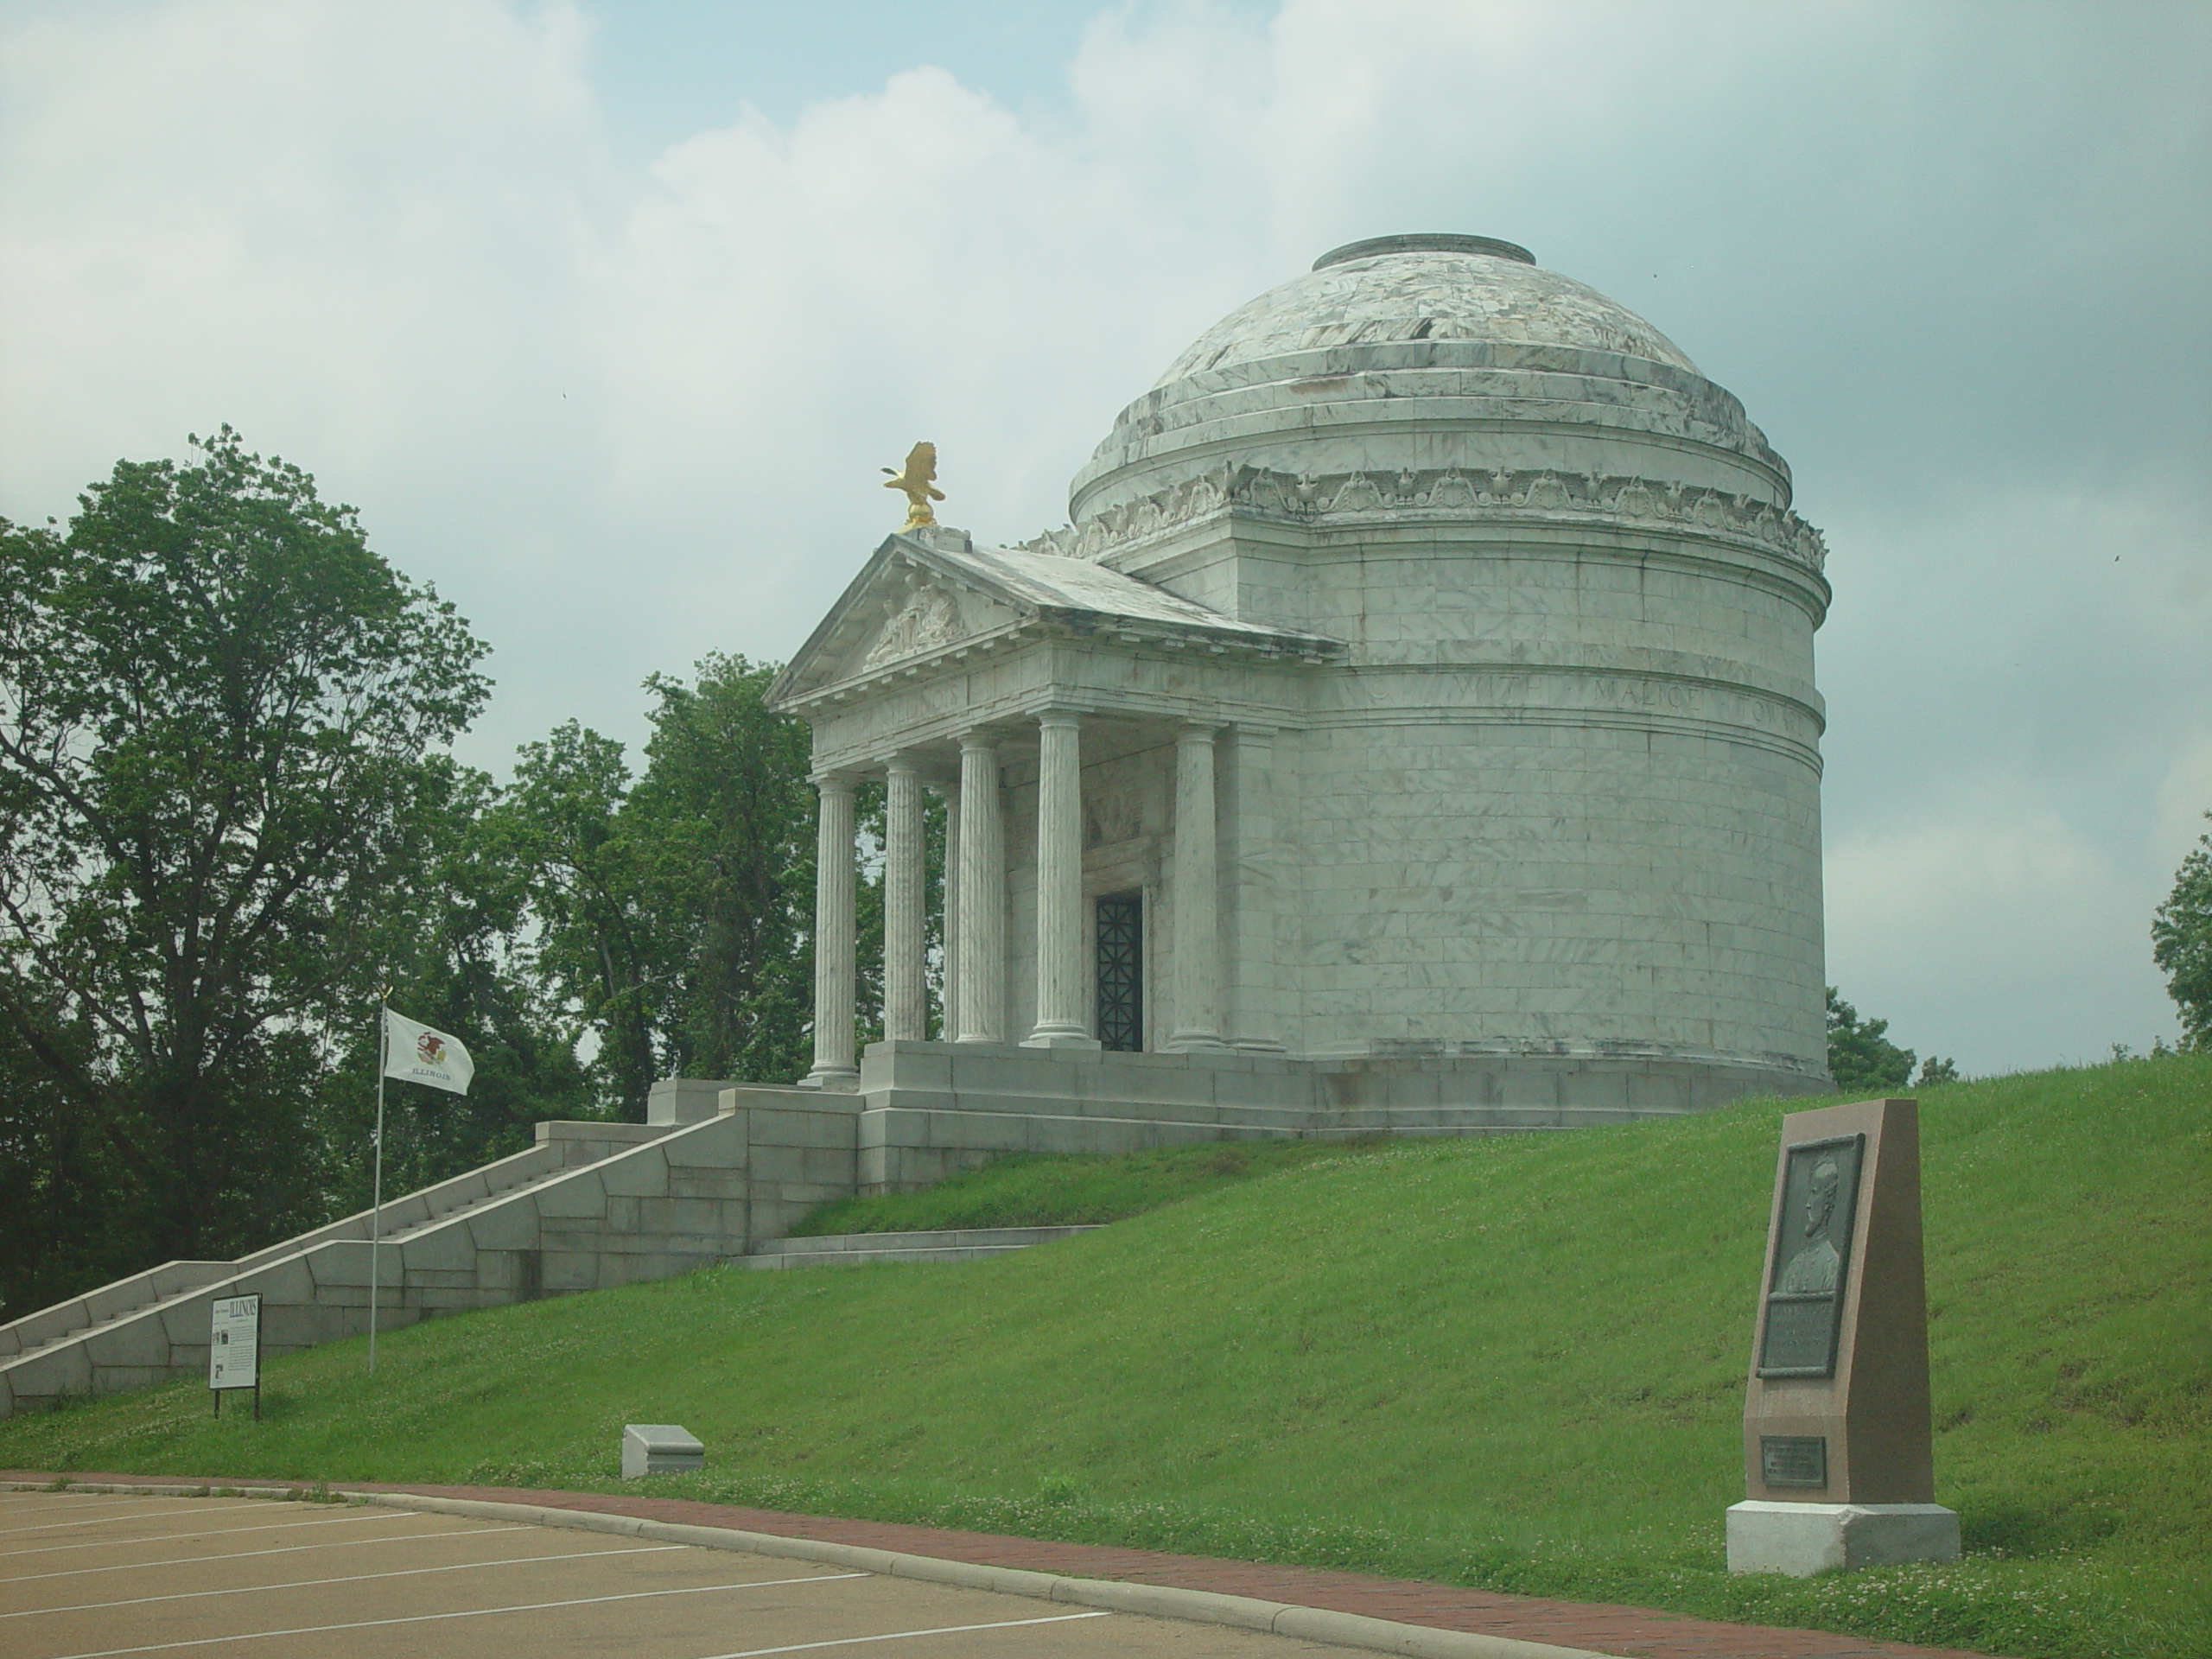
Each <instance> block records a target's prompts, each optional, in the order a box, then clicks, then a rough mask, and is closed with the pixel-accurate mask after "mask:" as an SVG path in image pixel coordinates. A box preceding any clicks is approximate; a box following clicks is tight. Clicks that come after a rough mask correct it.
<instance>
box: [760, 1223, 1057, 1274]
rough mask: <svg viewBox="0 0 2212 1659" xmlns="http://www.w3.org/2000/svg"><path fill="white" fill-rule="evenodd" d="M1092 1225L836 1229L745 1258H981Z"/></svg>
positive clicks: (847, 1262)
mask: <svg viewBox="0 0 2212 1659" xmlns="http://www.w3.org/2000/svg"><path fill="white" fill-rule="evenodd" d="M1097 1230H1098V1229H1097V1228H1096V1226H1090V1227H982V1228H969V1229H965V1230H954V1231H950V1232H934V1233H835V1234H829V1235H827V1236H823V1237H820V1238H779V1239H778V1240H776V1242H775V1243H772V1244H763V1245H762V1246H760V1249H756V1250H754V1251H753V1254H752V1255H748V1256H747V1257H746V1258H745V1265H746V1266H747V1267H748V1268H767V1269H774V1268H861V1267H866V1266H868V1264H870V1263H871V1262H978V1261H981V1260H982V1259H983V1258H984V1257H986V1256H992V1255H1007V1254H1008V1253H1010V1252H1012V1251H1014V1250H1024V1249H1028V1248H1029V1247H1030V1246H1031V1245H1033V1244H1050V1243H1052V1242H1053V1241H1054V1240H1056V1239H1062V1238H1072V1237H1074V1236H1076V1235H1077V1233H1095V1232H1096V1231H1097Z"/></svg>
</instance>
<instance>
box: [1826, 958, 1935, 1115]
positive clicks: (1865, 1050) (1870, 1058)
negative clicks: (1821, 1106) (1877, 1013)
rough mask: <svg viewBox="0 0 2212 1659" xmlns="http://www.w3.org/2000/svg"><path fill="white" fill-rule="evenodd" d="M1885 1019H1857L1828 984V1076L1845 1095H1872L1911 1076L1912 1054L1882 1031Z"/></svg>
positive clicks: (1856, 1012)
mask: <svg viewBox="0 0 2212 1659" xmlns="http://www.w3.org/2000/svg"><path fill="white" fill-rule="evenodd" d="M1889 1028H1890V1022H1889V1021H1888V1020H1861V1019H1860V1018H1859V1010H1858V1009H1856V1008H1854V1007H1852V1006H1851V1004H1850V1003H1848V1002H1847V1001H1844V1000H1843V998H1842V997H1840V995H1837V994H1836V988H1835V987H1834V986H1833V985H1831V986H1829V987H1828V1075H1829V1076H1830V1077H1834V1079H1835V1086H1836V1087H1837V1089H1838V1090H1841V1091H1842V1092H1843V1093H1845V1094H1847V1095H1853V1094H1876V1093H1879V1092H1881V1091H1883V1090H1890V1089H1902V1088H1904V1086H1905V1084H1907V1083H1908V1082H1909V1081H1910V1079H1911V1077H1912V1063H1913V1061H1914V1059H1915V1058H1916V1056H1915V1055H1914V1053H1913V1052H1912V1051H1911V1050H1910V1049H1909V1048H1899V1047H1898V1046H1897V1045H1896V1044H1895V1043H1892V1042H1891V1041H1890V1040H1889V1039H1888V1037H1887V1036H1886V1035H1885V1033H1887V1032H1888V1030H1889Z"/></svg>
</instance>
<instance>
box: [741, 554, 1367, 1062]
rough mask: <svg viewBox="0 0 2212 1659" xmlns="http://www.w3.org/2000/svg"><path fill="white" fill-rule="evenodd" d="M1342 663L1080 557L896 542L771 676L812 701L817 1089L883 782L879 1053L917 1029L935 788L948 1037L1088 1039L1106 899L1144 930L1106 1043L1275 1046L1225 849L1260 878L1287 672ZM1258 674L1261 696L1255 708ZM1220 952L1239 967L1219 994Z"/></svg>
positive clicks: (850, 997)
mask: <svg viewBox="0 0 2212 1659" xmlns="http://www.w3.org/2000/svg"><path fill="white" fill-rule="evenodd" d="M1032 564H1042V565H1044V566H1045V567H1046V568H1045V569H1043V570H1042V571H1039V570H1036V569H1029V568H1027V567H1029V566H1031V565H1032ZM1070 570H1079V571H1080V572H1081V574H1082V575H1083V576H1084V577H1086V578H1088V581H1087V582H1084V584H1083V587H1084V591H1082V592H1079V593H1067V592H1063V591H1059V590H1058V586H1057V585H1056V584H1052V583H1051V582H1049V580H1048V579H1049V578H1050V577H1052V576H1056V575H1063V574H1064V573H1065V572H1067V571H1070ZM1102 578H1103V580H1102ZM889 601H895V608H894V607H893V603H891V602H889ZM917 617H919V619H920V620H916V619H917ZM1340 654H1341V647H1340V646H1338V645H1335V642H1333V641H1329V640H1325V639H1319V638H1317V637H1314V636H1310V635H1302V634H1297V633H1293V632H1286V631H1282V630H1276V629H1267V628H1255V627H1252V626H1249V625H1240V624H1237V623H1236V622H1234V621H1233V620H1231V619H1229V618H1227V617H1224V616H1221V615H1219V614H1218V613H1214V612H1212V611H1210V610H1208V609H1207V608H1206V607H1202V606H1199V605H1197V604H1194V603H1192V602H1191V601H1183V600H1179V599H1177V598H1176V597H1175V596H1173V595H1172V594H1166V593H1165V592H1164V591H1162V590H1160V589H1159V588H1154V587H1152V586H1151V585H1150V584H1147V583H1144V582H1138V581H1135V580H1134V579H1131V578H1128V577H1122V576H1117V575H1116V574H1115V573H1112V572H1108V571H1102V570H1099V569H1096V568H1095V567H1076V566H1071V564H1070V563H1069V562H1067V561H1065V560H1058V561H1051V562H1049V563H1047V562H1046V560H1043V559H1040V558H1039V557H1038V556H1034V555H1025V554H1022V553H1020V552H1014V551H1009V550H993V551H991V552H988V553H978V552H977V551H976V550H975V549H974V548H973V546H972V544H971V543H969V541H968V538H967V537H965V536H964V535H963V534H962V533H961V532H959V531H953V530H949V529H946V528H944V527H941V526H926V527H921V528H918V529H917V530H914V531H907V532H904V533H902V534H900V535H899V536H895V537H891V538H890V539H889V540H888V541H887V542H886V543H884V544H883V546H882V547H881V548H880V549H879V550H878V552H877V555H876V556H875V557H874V559H873V560H871V561H870V564H869V567H868V569H867V570H865V571H863V573H862V575H861V577H860V579H859V580H858V581H856V582H855V583H854V585H853V588H852V589H851V590H849V592H848V594H847V595H846V599H845V601H843V602H842V604H841V606H840V608H839V610H838V611H836V612H833V613H832V614H831V616H830V618H829V620H826V621H825V622H824V624H823V627H822V628H821V629H820V630H817V637H816V639H813V640H810V642H809V644H808V647H807V649H806V650H805V651H804V652H801V653H800V656H799V658H798V659H797V660H796V661H795V662H794V663H793V664H792V669H791V671H790V673H789V674H787V675H786V677H785V684H784V685H782V686H779V696H780V697H781V698H782V699H783V700H784V701H785V702H786V703H787V704H791V705H797V706H802V707H804V708H806V709H808V710H809V711H810V713H813V717H814V723H815V730H816V757H817V764H816V767H815V772H814V775H813V781H814V784H815V787H816V789H817V792H818V797H819V803H820V805H819V819H818V836H817V864H816V905H815V912H816V929H817V933H816V938H817V942H818V943H817V949H816V952H815V965H816V971H815V995H816V1007H817V1017H816V1020H815V1059H814V1065H813V1068H812V1070H811V1071H810V1073H809V1075H808V1077H807V1079H806V1082H807V1085H808V1086H810V1087H814V1088H817V1089H829V1090H850V1089H853V1088H855V1087H857V1086H858V1081H859V1077H860V1067H859V1065H858V1063H857V1056H856V1054H855V1034H856V1020H855V1001H856V997H857V994H858V988H859V987H858V975H857V957H856V951H855V930H856V926H857V917H856V913H855V887H856V859H857V855H858V849H857V847H856V842H855V830H856V825H855V812H854V789H855V785H856V784H858V783H859V782H861V780H862V779H871V780H880V782H881V783H882V785H883V786H884V790H885V809H886V810H885V817H884V844H883V847H882V849H881V852H882V858H883V886H884V929H883V931H884V961H883V1026H884V1035H885V1038H886V1039H887V1041H889V1042H891V1043H893V1044H899V1043H911V1042H918V1041H921V1040H923V1039H924V1038H925V1036H927V1035H928V1033H929V1030H930V1020H929V1007H928V999H927V986H928V982H929V977H930V976H929V966H930V964H929V963H928V960H927V950H928V945H927V939H928V933H929V929H928V919H929V918H928V916H927V913H926V910H925V897H926V894H927V892H928V889H929V885H930V884H929V880H928V874H929V872H928V870H927V868H926V867H925V860H926V850H925V842H926V829H925V824H926V817H925V810H924V796H925V791H935V792H937V793H938V794H939V795H940V796H942V798H944V803H945V813H946V835H945V855H944V868H943V872H942V875H943V880H942V891H943V893H944V899H943V904H944V909H943V914H942V918H941V924H942V925H941V933H942V938H943V939H944V957H943V962H942V963H941V969H942V971H941V974H940V976H939V977H940V981H941V983H942V986H943V993H942V1013H941V1022H940V1025H939V1033H940V1035H939V1040H942V1041H945V1042H950V1043H954V1044H969V1045H978V1044H1014V1045H1016V1046H1022V1047H1027V1048H1039V1049H1073V1050H1096V1049H1098V1048H1100V1047H1101V1046H1102V1039H1101V1033H1100V1029H1099V1023H1100V1022H1099V1018H1098V1008H1099V996H1100V988H1101V987H1100V979H1099V974H1100V968H1099V962H1100V957H1099V950H1100V944H1099V939H1100V931H1099V930H1100V923H1099V920H1098V906H1099V903H1100V901H1101V900H1102V899H1110V900H1113V901H1115V911H1114V916H1115V924H1114V925H1116V927H1118V928H1120V929H1121V930H1122V932H1123V933H1124V934H1126V933H1127V931H1128V928H1129V927H1130V925H1131V924H1132V918H1134V925H1135V929H1136V939H1137V944H1136V950H1137V952H1138V954H1137V956H1136V957H1135V959H1134V960H1133V961H1132V962H1131V963H1130V967H1129V971H1130V973H1131V974H1132V976H1133V977H1134V981H1135V987H1136V989H1135V992H1134V993H1131V992H1129V991H1128V988H1125V987H1122V985H1120V984H1119V982H1116V984H1115V985H1112V986H1109V990H1112V991H1115V992H1116V993H1118V994H1122V995H1130V994H1134V995H1140V996H1141V997H1142V998H1143V999H1144V1001H1143V1006H1142V1007H1141V1009H1140V1016H1141V1017H1140V1018H1139V1019H1138V1020H1136V1021H1135V1026H1134V1029H1135V1032H1136V1033H1139V1036H1138V1040H1137V1041H1136V1042H1135V1043H1134V1044H1132V1043H1131V1042H1130V1034H1131V1029H1132V1028H1131V1027H1129V1026H1128V1025H1117V1027H1116V1032H1114V1033H1109V1035H1113V1036H1116V1038H1117V1039H1118V1041H1117V1046H1141V1047H1142V1048H1144V1049H1148V1050H1152V1051H1154V1052H1162V1051H1165V1052H1174V1051H1185V1050H1194V1049H1205V1048H1221V1047H1225V1046H1230V1043H1231V1042H1232V1041H1234V1042H1238V1043H1241V1044H1242V1045H1243V1046H1249V1047H1253V1048H1256V1049H1262V1050H1280V1049H1281V1047H1282V1039H1281V1034H1280V1033H1279V1032H1274V1031H1272V1030H1270V1029H1268V1024H1269V1016H1270V1014H1271V1010H1270V1009H1269V1008H1268V1007H1267V1006H1266V1004H1267V997H1266V995H1265V994H1266V991H1267V990H1268V988H1269V986H1270V983H1271V980H1272V975H1271V974H1270V973H1269V972H1268V971H1266V970H1267V969H1268V968H1270V967H1271V965H1272V963H1271V961H1270V960H1268V958H1269V957H1271V948H1270V947H1271V944H1272V941H1271V938H1269V935H1270V934H1271V932H1272V929H1271V928H1268V927H1264V926H1262V925H1261V913H1262V911H1263V910H1264V907H1265V901H1266V899H1267V893H1266V890H1265V884H1264V882H1259V883H1255V884H1254V885H1253V886H1252V887H1251V888H1250V890H1249V893H1247V892H1236V893H1229V894H1227V895H1226V898H1225V897H1224V886H1225V881H1224V864H1223V857H1222V854H1223V848H1224V826H1225V827H1226V833H1227V837H1228V840H1229V843H1230V847H1231V848H1232V849H1233V850H1235V851H1236V853H1237V854H1238V855H1240V856H1241V857H1242V859H1243V861H1245V862H1246V863H1248V864H1249V865H1250V866H1252V867H1253V868H1255V870H1262V871H1264V869H1265V868H1266V867H1267V865H1268V862H1269V856H1268V855H1269V852H1270V849H1268V848H1267V847H1265V846H1263V845H1262V844H1260V838H1262V837H1263V836H1266V835H1267V834H1268V832H1269V831H1270V830H1271V829H1272V825H1273V818H1272V814H1271V813H1270V811H1269V810H1268V807H1267V804H1266V803H1265V802H1264V801H1262V799H1260V798H1259V796H1260V791H1262V790H1263V789H1264V787H1265V785H1266V783H1267V780H1268V768H1267V766H1266V764H1265V759H1266V756H1267V753H1268V747H1269V746H1268V738H1269V737H1270V736H1271V734H1272V733H1273V731H1274V728H1276V727H1277V726H1279V725H1280V724H1281V721H1282V719H1283V709H1282V708H1281V706H1280V704H1281V701H1282V700H1283V699H1284V698H1285V697H1287V696H1290V695H1292V694H1293V691H1294V688H1292V687H1291V686H1289V685H1288V684H1287V683H1283V682H1286V681H1287V680H1288V679H1289V678H1290V677H1294V675H1295V674H1296V673H1297V672H1298V671H1299V670H1300V668H1301V667H1303V666H1306V665H1310V664H1318V663H1324V662H1327V661H1329V660H1331V659H1332V658H1333V657H1335V656H1338V655H1340ZM840 670H842V672H840ZM1271 682H1273V683H1274V685H1273V688H1272V689H1274V690H1275V691H1276V694H1277V695H1276V698H1275V705H1276V706H1266V705H1264V704H1262V703H1261V702H1259V701H1258V698H1257V697H1255V693H1257V694H1260V695H1261V696H1264V694H1265V693H1266V692H1267V691H1268V690H1270V689H1271ZM802 699H803V702H802ZM1224 754H1228V755H1230V756H1233V757H1234V760H1233V762H1232V763H1231V764H1230V765H1227V766H1224V764H1223V757H1224ZM1121 944H1122V948H1123V950H1124V952H1125V953H1126V950H1127V948H1128V940H1127V939H1126V938H1123V939H1122V941H1121ZM1231 955H1234V956H1235V957H1237V958H1238V959H1239V961H1240V963H1241V964H1242V966H1243V969H1244V971H1243V972H1242V973H1241V974H1240V975H1239V976H1236V978H1235V980H1234V981H1233V982H1232V980H1231V978H1230V976H1228V975H1226V974H1225V972H1224V963H1225V958H1227V957H1230V956H1231ZM1239 991H1243V992H1246V993H1248V994H1247V995H1243V997H1241V998H1240V997H1239V996H1237V995H1236V993H1237V992H1239Z"/></svg>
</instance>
